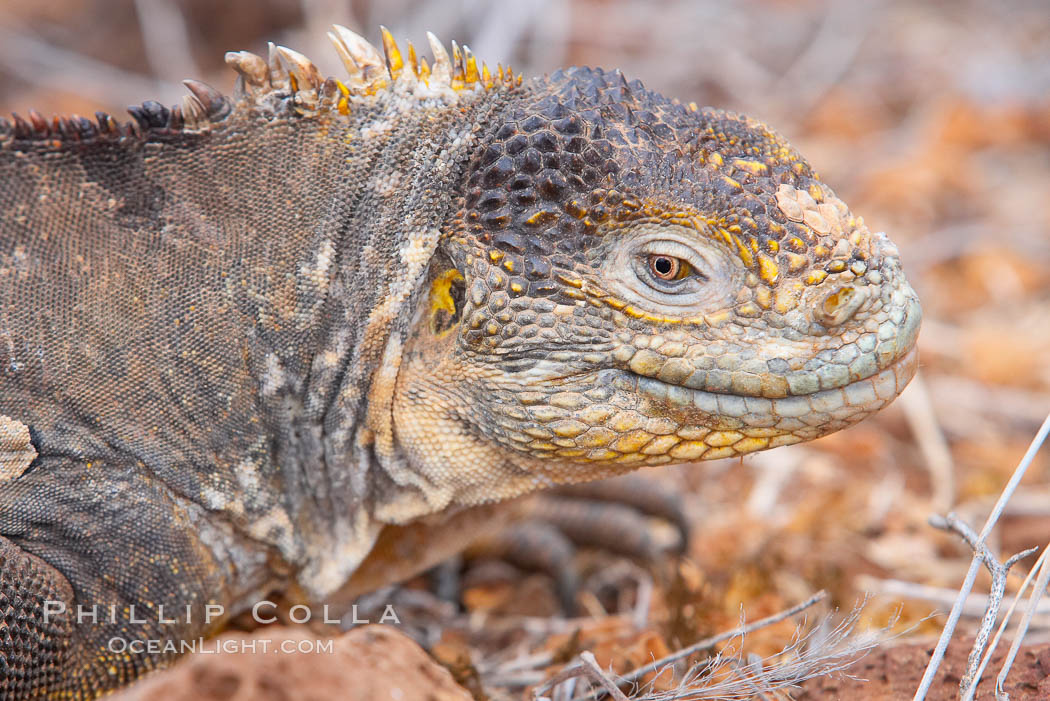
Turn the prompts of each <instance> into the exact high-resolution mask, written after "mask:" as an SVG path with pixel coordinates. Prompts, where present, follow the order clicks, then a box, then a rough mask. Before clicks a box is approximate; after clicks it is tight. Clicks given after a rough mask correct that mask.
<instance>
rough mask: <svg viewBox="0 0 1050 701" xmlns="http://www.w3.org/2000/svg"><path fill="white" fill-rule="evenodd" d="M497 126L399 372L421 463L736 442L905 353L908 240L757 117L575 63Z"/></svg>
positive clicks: (845, 406)
mask: <svg viewBox="0 0 1050 701" xmlns="http://www.w3.org/2000/svg"><path fill="white" fill-rule="evenodd" d="M486 130H487V135H486V136H485V137H484V138H482V139H480V140H479V147H478V148H477V151H476V154H475V156H474V158H473V159H472V161H471V163H470V165H469V167H468V168H467V170H466V173H465V176H464V177H463V182H462V192H461V203H460V205H459V207H458V211H457V212H456V213H455V215H454V217H453V218H452V219H451V220H450V221H448V223H447V226H446V227H445V228H444V230H443V232H442V234H443V238H442V241H441V244H440V246H439V253H438V256H437V258H436V260H435V263H434V264H433V266H432V269H431V274H430V280H429V285H430V299H429V305H428V308H427V309H426V311H425V313H424V314H423V315H422V316H421V318H420V321H419V323H418V327H417V328H416V330H415V335H414V337H413V339H412V341H411V343H410V345H409V349H408V356H407V357H408V358H409V361H408V362H407V363H406V364H405V365H403V366H402V370H401V376H400V379H399V392H398V393H397V395H396V396H397V397H398V399H396V400H395V421H396V425H397V431H398V434H399V437H400V438H401V440H402V441H403V442H404V443H405V444H406V445H407V446H409V449H410V450H412V451H413V452H414V454H415V458H416V460H417V461H420V462H425V463H433V462H434V461H445V464H451V465H453V466H458V469H459V470H460V473H459V476H458V477H454V479H463V480H466V481H469V479H470V474H471V469H472V466H475V467H474V468H473V469H475V470H486V469H491V468H490V467H489V466H491V465H493V464H496V463H499V464H505V463H508V462H510V463H512V464H513V466H514V469H515V470H516V471H517V472H518V473H519V474H520V475H523V477H522V479H525V481H528V480H529V479H531V480H534V481H543V480H549V481H556V482H568V481H578V480H585V479H593V478H595V477H600V476H605V475H608V474H612V473H616V472H619V471H623V470H626V469H630V468H633V467H637V466H641V465H659V464H666V463H674V462H684V461H692V460H700V459H714V458H725V457H730V456H736V455H743V454H745V453H750V452H753V451H756V450H763V449H766V448H772V447H775V446H780V445H787V444H791V443H798V442H800V441H805V440H810V439H813V438H817V437H818V436H822V435H824V434H827V433H830V432H832V431H836V430H839V429H841V428H845V427H846V426H849V425H850V424H853V423H855V422H857V421H859V420H861V419H862V418H864V417H865V416H867V415H869V414H871V413H873V412H875V411H877V410H878V409H880V408H882V407H883V406H885V405H886V404H888V403H889V402H890V401H892V400H893V399H894V398H895V397H896V396H897V395H898V394H899V393H900V392H901V390H902V389H903V388H904V386H905V385H906V384H907V383H908V381H909V380H910V379H911V377H912V375H913V374H914V372H915V368H916V352H915V349H914V346H915V339H916V335H917V332H918V329H919V323H920V319H921V310H920V307H919V303H918V300H917V298H916V296H915V293H914V292H913V291H912V289H911V287H910V286H909V285H908V283H907V282H906V281H905V279H904V276H903V274H902V273H901V269H900V262H899V259H898V254H897V249H896V248H895V247H894V246H893V244H892V243H890V241H889V240H888V239H887V238H886V236H885V235H884V234H882V233H872V232H870V231H869V230H868V228H867V227H866V226H865V224H864V221H863V220H862V219H861V218H860V217H858V216H855V215H854V214H853V213H852V212H851V211H850V210H849V208H848V207H847V206H846V205H845V204H844V203H843V202H842V201H841V200H840V199H838V198H837V197H836V196H835V194H834V193H833V192H832V191H831V189H830V188H829V187H828V186H827V185H825V184H824V183H823V182H822V181H821V180H820V179H819V178H818V176H817V175H816V174H815V173H814V172H813V170H812V169H811V168H810V166H809V164H808V163H807V162H806V161H805V160H804V159H803V158H802V157H801V156H800V155H799V154H798V152H797V151H795V150H794V149H793V148H792V147H791V146H790V145H789V144H788V143H787V142H786V141H785V140H784V139H783V138H782V137H780V136H779V135H777V134H776V133H774V132H773V131H771V130H770V129H769V128H767V127H766V126H765V125H763V124H761V123H760V122H757V121H755V120H753V119H750V118H748V117H744V116H739V115H735V114H731V113H727V112H722V111H718V110H712V109H697V108H696V106H695V105H689V106H686V105H682V104H679V103H678V102H676V101H672V100H668V99H666V98H664V97H662V96H660V95H657V94H654V93H651V92H648V91H646V90H645V89H644V88H643V87H642V85H641V84H640V83H638V82H637V81H635V82H631V83H628V82H627V81H625V79H624V78H623V77H622V75H621V74H620V73H619V72H614V73H607V72H602V71H600V70H591V69H580V68H576V69H571V70H569V71H567V72H565V73H557V74H555V75H553V76H551V77H549V78H542V79H538V80H535V81H533V82H531V83H526V84H525V85H524V86H523V88H522V89H521V90H520V91H519V94H518V95H517V96H516V97H515V98H514V99H512V100H511V101H509V102H508V103H507V104H506V106H505V107H504V108H503V110H502V111H501V112H500V113H499V114H498V116H497V117H496V118H495V122H494V123H492V124H491V125H488V126H487V127H486ZM508 456H510V457H508ZM443 474H444V475H446V478H447V476H448V475H449V474H452V475H456V474H457V473H456V472H455V471H454V470H453V471H452V472H451V473H449V472H444V473H443ZM505 482H511V480H505ZM518 482H521V480H518ZM510 489H511V492H512V493H513V492H514V491H521V489H519V488H518V487H512V488H510ZM495 491H496V492H497V493H492V492H489V493H488V496H491V497H493V498H495V497H498V496H506V495H507V494H506V493H504V492H505V490H503V489H502V487H500V486H497V487H496V488H495Z"/></svg>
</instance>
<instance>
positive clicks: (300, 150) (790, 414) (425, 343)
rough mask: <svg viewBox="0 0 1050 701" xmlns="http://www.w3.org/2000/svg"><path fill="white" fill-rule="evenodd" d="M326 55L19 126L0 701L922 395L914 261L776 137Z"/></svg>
mask: <svg viewBox="0 0 1050 701" xmlns="http://www.w3.org/2000/svg"><path fill="white" fill-rule="evenodd" d="M334 39H335V44H336V48H337V50H338V51H339V54H340V56H341V58H342V59H343V61H344V64H345V65H346V66H347V69H348V71H349V78H348V79H346V80H345V82H340V81H337V80H335V79H332V78H329V79H326V80H325V79H322V78H321V76H320V75H319V74H318V72H317V69H316V68H314V67H313V65H312V64H311V63H310V62H309V61H308V60H306V59H305V58H304V57H302V56H300V55H298V54H296V53H294V52H291V51H288V50H285V49H280V50H277V51H275V52H274V53H273V54H272V56H271V58H270V60H269V61H265V60H263V59H261V58H259V57H256V56H253V55H251V54H247V53H243V52H242V53H236V54H230V55H228V57H227V60H228V61H229V62H230V63H231V65H233V66H234V68H235V69H236V70H237V71H238V73H239V74H240V77H239V79H238V84H237V90H236V93H235V96H234V99H232V100H231V99H228V98H225V97H223V96H222V95H221V94H219V93H217V92H216V91H214V90H212V89H210V88H208V87H207V86H204V85H202V84H199V83H191V84H190V86H189V87H190V89H191V91H192V92H193V96H191V97H188V98H187V99H186V100H185V101H184V103H183V104H182V105H181V106H180V107H179V108H176V109H174V110H170V111H169V110H167V109H165V108H163V107H161V106H160V105H157V104H156V103H145V104H143V105H142V106H141V107H138V108H134V109H133V110H132V114H133V115H134V116H135V118H136V123H135V124H133V125H118V124H116V122H115V121H114V120H113V119H112V118H110V117H108V116H106V115H101V116H100V117H99V123H98V125H97V126H96V125H94V124H93V123H91V122H88V121H87V120H83V119H79V118H71V119H69V120H55V121H54V122H52V123H50V124H49V123H47V122H46V121H45V120H43V119H42V118H41V117H39V115H36V114H35V113H31V115H30V120H29V121H28V122H26V121H22V120H16V121H15V122H14V123H13V124H11V123H8V122H6V121H0V611H4V612H6V613H5V616H6V621H7V622H6V624H5V625H0V696H2V697H4V698H7V697H15V698H21V697H56V698H90V697H93V696H95V695H98V694H100V693H103V692H105V691H107V690H111V689H113V688H116V687H118V686H120V685H121V684H123V683H126V682H127V681H129V680H131V679H133V678H135V677H136V676H138V675H140V674H142V673H143V672H145V671H147V670H150V669H154V668H156V667H159V666H163V665H164V664H166V663H167V662H169V661H170V660H171V659H174V657H175V656H177V654H178V651H179V648H178V647H177V646H176V647H175V648H167V647H163V646H162V647H163V649H162V650H160V651H159V652H140V651H134V650H133V651H131V652H125V651H116V650H114V649H113V647H112V646H111V644H110V641H111V640H113V639H114V638H120V639H125V640H127V639H159V640H160V641H163V642H178V641H180V640H192V639H194V638H196V637H197V636H202V635H208V634H211V633H212V632H214V631H215V630H217V629H218V628H219V627H221V625H222V623H223V622H224V621H225V620H226V619H227V618H228V617H229V616H232V615H235V614H237V613H238V612H240V611H242V610H245V609H246V608H248V607H250V606H251V604H252V603H253V602H254V601H256V600H258V599H259V598H260V597H261V596H263V595H265V594H267V593H269V592H274V591H282V592H285V593H286V595H287V596H289V597H291V598H296V597H302V598H303V599H304V600H307V601H310V602H313V603H325V602H327V601H328V600H329V597H334V596H336V595H337V594H338V595H340V596H342V597H347V596H351V595H353V594H355V593H358V592H361V591H366V590H368V589H370V588H373V587H375V586H378V585H380V584H383V583H386V582H389V581H394V580H397V579H400V578H403V577H406V576H409V575H411V574H412V573H414V572H418V571H420V570H421V569H422V568H425V567H426V566H428V565H429V564H430V563H433V562H434V561H437V560H440V559H441V558H443V557H444V556H445V555H447V554H448V553H449V552H450V551H451V550H453V549H455V548H458V547H461V546H463V545H465V544H467V543H468V542H469V541H470V539H471V538H472V537H473V536H475V535H477V534H479V533H481V532H483V531H484V529H486V528H489V527H491V524H494V523H495V522H498V521H503V520H506V519H507V518H508V517H509V514H510V511H511V508H508V507H510V505H502V506H501V505H499V504H498V502H500V501H503V500H507V499H509V498H511V497H516V496H519V495H523V494H526V493H528V492H532V491H535V490H537V489H541V488H543V487H546V486H550V485H553V484H568V483H573V482H580V481H584V480H592V479H598V478H601V477H606V476H610V475H614V474H618V473H621V472H624V471H627V470H630V469H633V468H635V467H638V466H641V465H658V464H667V463H673V462H683V461H691V460H697V459H713V458H721V457H728V456H733V455H743V454H745V453H749V452H752V451H755V450H762V449H765V448H771V447H776V446H778V445H785V444H789V443H797V442H799V441H804V440H809V439H812V438H816V437H818V436H821V435H824V434H826V433H829V432H831V431H835V430H838V429H841V428H844V427H845V426H848V425H849V424H851V423H854V422H856V421H859V420H860V419H862V418H863V417H864V416H867V415H868V414H870V413H872V412H874V411H877V410H878V409H879V408H881V407H882V406H884V405H885V404H886V403H888V402H889V401H891V400H892V399H893V398H894V397H895V396H896V395H897V394H898V393H899V392H900V391H901V390H902V389H903V387H904V385H905V384H906V383H907V382H908V380H909V379H910V377H911V376H912V374H913V373H914V371H915V364H916V356H915V351H914V342H915V337H916V334H917V332H918V327H919V321H920V310H919V306H918V302H917V301H916V298H915V295H914V293H913V292H912V290H911V288H910V287H908V284H907V282H906V281H905V280H904V277H903V275H902V274H901V272H900V266H899V261H898V258H897V252H896V249H894V248H893V246H892V245H891V244H890V243H889V241H888V240H887V239H886V237H885V236H884V235H882V234H872V233H870V232H869V231H868V229H867V227H866V226H865V225H864V223H863V221H862V220H861V219H860V218H859V217H855V216H854V215H853V214H852V213H851V212H850V211H849V209H848V208H847V207H846V206H845V205H844V204H843V203H842V202H841V201H840V200H839V199H837V198H836V197H835V196H834V194H833V193H832V191H831V190H830V189H829V188H828V187H827V186H826V185H825V184H824V183H822V182H821V181H820V180H819V179H818V178H817V176H816V175H815V174H814V173H813V172H812V171H811V169H810V167H809V165H808V164H807V163H806V162H805V161H804V160H803V159H802V158H801V157H800V156H799V155H798V154H797V153H796V152H795V151H794V150H793V149H792V148H791V147H790V146H789V145H788V144H787V143H786V142H785V141H784V140H783V139H782V138H781V137H779V136H778V135H776V134H775V133H773V132H771V131H770V130H769V129H767V128H766V127H765V126H764V125H762V124H761V123H759V122H756V121H754V120H752V119H749V118H746V117H741V116H737V115H733V114H728V113H725V112H721V111H718V110H712V109H697V108H696V107H695V106H685V105H681V104H679V103H677V102H676V101H673V100H668V99H666V98H663V97H661V96H659V95H656V94H654V93H650V92H647V91H646V90H645V89H644V88H643V87H642V86H641V84H640V83H638V82H632V83H628V82H627V81H626V80H625V79H624V78H623V76H622V75H621V74H620V73H619V72H613V73H605V72H602V71H599V70H591V69H581V68H574V69H570V70H569V71H567V72H564V73H561V72H559V73H556V74H555V75H552V76H549V77H542V78H537V79H534V80H531V81H528V82H522V81H521V79H520V78H518V77H517V76H514V75H513V74H511V73H509V72H503V71H502V70H501V71H500V72H499V74H498V75H497V76H495V77H494V76H492V75H491V74H490V73H489V71H488V70H487V69H484V68H482V69H481V70H479V69H478V66H477V63H476V61H475V60H474V58H473V57H472V56H471V55H470V54H469V51H467V50H464V52H462V53H461V52H460V51H459V49H458V48H456V47H454V50H453V55H454V58H453V60H450V59H449V58H448V56H447V54H446V53H445V49H444V48H443V47H441V46H440V44H438V43H437V42H436V41H435V42H434V43H433V50H434V53H435V59H434V63H433V66H432V67H431V66H428V65H425V64H422V63H419V62H417V61H416V58H415V54H414V51H409V52H408V56H407V58H406V57H403V55H402V54H401V53H400V51H399V49H398V48H397V46H396V45H395V44H394V42H393V40H392V38H390V36H389V35H388V34H386V33H384V48H385V49H386V59H385V60H384V59H383V58H382V57H380V55H379V54H378V52H376V50H375V49H373V48H372V47H371V46H369V45H368V44H367V43H366V42H364V40H363V39H361V38H360V37H357V36H356V35H353V34H352V33H350V32H347V31H346V30H342V29H340V28H337V30H336V36H335V37H334ZM48 601H54V602H58V603H60V604H62V605H63V606H64V607H65V608H66V610H68V611H70V612H72V611H74V610H75V607H76V606H83V607H88V608H90V607H91V606H102V607H104V608H103V609H102V611H103V613H102V614H101V615H100V618H101V619H102V620H101V621H99V622H97V623H92V622H88V623H79V622H76V621H75V620H74V619H73V618H72V617H71V614H69V615H66V616H61V615H59V616H57V617H55V616H52V617H51V618H50V619H49V618H48V617H47V616H45V610H46V602H48ZM159 605H164V606H165V614H164V617H171V616H172V612H173V611H178V612H180V613H179V614H178V615H177V616H176V619H177V620H176V622H175V623H174V624H168V623H162V622H161V616H160V614H159V611H158V608H157V607H158V606H159ZM208 605H212V606H216V605H218V606H222V607H223V612H224V613H223V614H222V615H221V616H219V617H218V618H213V619H212V620H206V619H205V618H204V611H203V609H204V607H205V606H208ZM109 606H114V607H115V610H117V611H120V612H127V611H130V607H132V606H134V607H136V613H135V615H134V616H133V617H132V616H127V615H124V614H123V613H122V614H120V615H117V616H115V617H114V620H106V619H107V616H106V614H105V611H107V610H108V607H109ZM187 607H188V608H189V609H192V610H193V612H194V615H193V616H192V617H188V616H183V615H181V612H183V611H187V610H188V609H187ZM144 612H148V613H144ZM154 614H157V615H154ZM143 616H145V617H146V618H147V619H148V620H147V621H146V622H144V623H143V622H141V621H139V620H132V618H135V619H138V618H141V617H143Z"/></svg>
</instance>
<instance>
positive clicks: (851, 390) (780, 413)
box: [631, 346, 918, 428]
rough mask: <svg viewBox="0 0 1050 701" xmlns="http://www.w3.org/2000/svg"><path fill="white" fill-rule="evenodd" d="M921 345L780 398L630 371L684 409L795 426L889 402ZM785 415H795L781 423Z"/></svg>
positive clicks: (646, 391)
mask: <svg viewBox="0 0 1050 701" xmlns="http://www.w3.org/2000/svg"><path fill="white" fill-rule="evenodd" d="M917 367H918V350H917V349H916V348H915V347H914V346H913V347H912V348H911V349H910V350H908V351H907V352H906V353H905V354H904V355H903V356H901V357H900V358H898V359H897V360H895V361H893V362H892V363H891V364H890V365H888V366H886V367H885V368H883V369H882V370H880V371H879V372H877V373H875V374H874V375H870V376H868V377H865V378H862V379H859V380H854V381H852V382H849V383H848V384H845V385H843V386H841V387H835V388H832V389H825V390H818V391H816V392H808V393H804V394H797V395H790V396H787V397H782V398H769V397H760V396H742V395H738V394H730V393H720V392H711V391H707V390H702V389H690V388H689V387H685V386H682V385H674V384H669V383H667V382H663V381H661V380H658V379H655V378H652V377H643V376H641V375H636V374H634V373H631V375H632V376H633V377H634V378H635V379H636V380H637V389H638V392H639V393H640V394H643V395H645V396H646V397H649V398H651V399H655V400H658V401H660V402H666V403H667V404H669V405H670V406H672V407H675V408H680V409H688V408H693V409H697V410H699V411H701V412H703V413H705V414H710V415H711V416H717V417H719V418H723V417H729V418H733V419H739V420H741V421H742V422H743V423H744V424H747V425H750V426H755V425H756V422H755V420H756V419H758V420H762V419H767V420H772V421H773V423H769V426H770V427H774V426H776V427H782V428H792V427H793V426H794V424H795V423H796V422H801V423H802V424H805V425H810V426H814V427H817V426H823V425H825V424H826V423H827V422H828V421H829V420H837V421H846V422H847V423H853V421H855V420H859V419H860V418H862V417H863V416H866V415H868V414H870V413H872V412H874V411H877V410H878V409H881V408H882V407H884V406H885V405H887V404H889V403H890V402H891V401H892V400H893V399H894V398H896V396H897V395H898V394H900V393H901V392H902V391H903V390H904V387H905V386H906V385H907V384H908V382H909V381H910V380H911V378H912V377H913V376H914V375H915V371H916V368H917ZM784 419H792V420H795V421H790V422H788V424H789V425H787V426H781V423H783V420H784Z"/></svg>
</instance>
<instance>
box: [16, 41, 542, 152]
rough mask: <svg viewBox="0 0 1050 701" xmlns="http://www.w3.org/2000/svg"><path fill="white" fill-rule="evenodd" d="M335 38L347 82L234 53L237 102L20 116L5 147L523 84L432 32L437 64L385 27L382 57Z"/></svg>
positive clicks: (295, 59) (273, 58)
mask: <svg viewBox="0 0 1050 701" xmlns="http://www.w3.org/2000/svg"><path fill="white" fill-rule="evenodd" d="M332 29H333V31H332V32H328V38H329V40H330V41H331V42H332V45H333V46H334V47H335V51H336V54H337V55H338V56H339V59H340V60H341V61H342V64H343V66H344V67H345V69H346V73H347V75H346V76H345V77H344V78H343V79H342V80H340V79H338V78H333V77H329V78H325V77H324V76H323V75H322V74H321V72H320V71H319V70H318V68H317V66H316V65H314V63H313V62H312V61H311V60H310V59H309V58H307V57H306V56H304V55H303V54H301V53H299V52H298V51H294V50H293V49H289V48H287V47H284V46H275V45H274V44H272V43H271V44H270V45H269V57H268V59H264V58H263V57H261V56H258V55H256V54H253V53H251V52H248V51H230V52H228V53H227V54H226V63H227V65H229V66H230V67H231V68H233V70H234V71H235V72H236V73H237V83H236V86H235V88H234V93H233V99H232V100H231V99H230V98H229V97H227V96H225V95H223V94H222V93H221V92H219V91H218V90H216V89H215V88H212V87H211V86H209V85H207V84H205V83H202V82H200V81H197V80H186V81H183V84H184V85H185V86H186V87H187V89H188V90H189V92H190V94H189V95H186V96H184V97H183V99H182V101H181V103H180V104H178V105H175V106H173V107H172V108H170V109H169V108H167V107H165V106H163V105H161V104H160V103H158V102H155V101H153V100H147V101H145V102H143V103H142V104H141V105H135V106H132V107H129V108H128V113H129V114H130V115H131V116H132V118H133V119H134V121H132V122H126V123H118V122H117V121H116V120H115V119H114V118H113V117H111V116H110V115H108V114H106V113H105V112H96V113H95V117H96V120H97V123H96V122H92V121H90V120H88V119H85V118H84V117H81V116H79V115H72V116H70V117H55V118H54V119H53V120H52V121H51V122H50V123H49V122H48V121H47V120H45V119H44V118H43V117H42V116H41V115H40V114H39V113H37V112H36V111H34V110H30V111H29V121H26V120H25V119H23V118H22V117H19V116H18V115H17V114H16V115H12V119H11V120H8V119H5V118H3V117H0V145H3V143H4V142H5V141H6V140H8V139H13V140H16V141H26V140H33V141H52V142H53V144H54V145H55V146H60V145H61V144H62V143H65V142H88V141H93V140H96V139H108V140H125V139H140V138H142V136H143V134H144V133H149V134H151V135H156V136H162V135H164V134H175V133H180V132H200V131H207V129H208V128H209V126H210V125H211V124H213V123H215V122H219V121H222V120H223V119H225V118H226V117H227V116H228V115H229V114H230V113H231V112H232V111H233V106H234V104H235V103H236V102H247V103H258V102H261V101H263V100H266V99H269V98H271V97H277V98H280V99H287V100H289V102H290V104H291V105H293V106H294V108H295V109H296V111H298V112H299V113H300V114H311V113H323V112H329V111H338V112H339V113H341V114H347V113H349V111H350V109H351V105H350V101H351V99H352V97H354V96H362V97H367V96H372V95H376V94H377V93H379V92H380V91H383V90H395V91H399V92H402V93H404V94H409V95H417V96H419V97H420V98H421V99H425V98H428V97H434V96H439V95H442V94H444V95H446V96H448V97H452V96H454V95H455V94H456V93H459V92H464V91H473V90H499V89H509V88H514V87H517V86H519V85H521V82H522V77H521V76H520V75H514V73H513V71H511V69H510V68H509V67H507V68H504V67H502V66H499V67H498V70H497V72H496V73H493V72H492V71H490V70H489V67H488V66H487V65H486V64H485V63H483V62H482V63H481V65H480V68H479V65H478V60H477V59H476V58H475V56H474V54H473V53H472V52H471V50H470V48H469V47H467V46H466V45H463V46H460V45H458V44H457V43H456V42H454V41H453V42H452V58H451V59H450V58H449V54H448V51H447V50H446V49H445V46H444V44H443V43H442V42H441V40H439V39H438V38H437V37H436V36H434V35H433V34H431V33H430V32H427V40H428V42H429V44H430V49H431V52H432V53H433V63H432V64H431V63H428V62H427V60H426V58H419V57H417V55H416V50H415V47H414V46H412V44H411V43H408V44H407V51H406V53H405V54H402V52H401V49H400V47H399V46H398V44H397V42H396V41H395V40H394V37H393V35H392V34H391V33H390V31H389V30H388V29H387V28H386V27H380V34H381V37H382V44H383V53H382V54H381V53H380V52H379V50H378V49H377V48H376V47H375V46H373V45H372V44H370V43H369V42H368V41H367V40H366V39H365V38H364V37H362V36H361V35H359V34H357V33H355V32H353V31H351V30H349V29H347V28H346V27H343V26H340V25H333V26H332Z"/></svg>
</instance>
